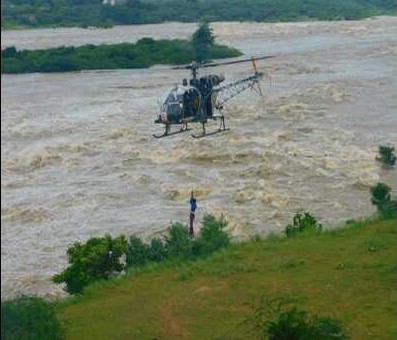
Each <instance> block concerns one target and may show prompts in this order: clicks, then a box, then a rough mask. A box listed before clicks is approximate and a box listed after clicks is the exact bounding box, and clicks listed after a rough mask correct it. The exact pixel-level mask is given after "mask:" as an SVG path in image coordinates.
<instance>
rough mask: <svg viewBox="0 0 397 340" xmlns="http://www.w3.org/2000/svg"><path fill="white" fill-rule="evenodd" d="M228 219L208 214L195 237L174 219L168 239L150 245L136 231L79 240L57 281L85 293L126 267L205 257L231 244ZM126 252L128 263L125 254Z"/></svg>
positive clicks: (74, 245) (67, 287)
mask: <svg viewBox="0 0 397 340" xmlns="http://www.w3.org/2000/svg"><path fill="white" fill-rule="evenodd" d="M226 225H227V222H226V221H225V220H224V219H223V217H221V218H220V219H216V218H215V217H213V216H212V215H206V216H205V217H204V220H203V227H202V228H201V230H200V233H199V235H198V237H197V239H193V240H191V239H190V238H189V236H188V228H187V226H185V225H183V224H181V223H174V224H173V225H172V226H171V227H170V230H169V235H167V236H166V237H165V238H164V240H163V239H161V238H154V239H152V240H151V243H150V245H149V244H145V243H144V242H143V241H142V240H141V239H140V238H139V237H137V236H135V235H132V236H130V238H129V240H128V241H127V239H126V238H125V236H119V237H116V238H112V237H111V236H110V235H105V237H94V238H91V239H89V240H88V241H87V242H86V243H80V242H76V243H75V244H73V245H72V246H70V247H69V248H68V250H67V254H68V260H69V267H67V268H66V269H65V270H64V271H62V273H60V274H58V275H55V276H54V278H53V281H54V282H55V283H62V282H65V283H66V289H67V291H68V292H69V293H72V294H74V293H81V292H82V291H83V289H84V288H85V287H86V286H87V285H89V284H92V283H94V282H96V281H99V280H108V279H109V278H111V277H112V276H115V275H117V274H119V273H120V272H121V271H122V270H124V269H134V268H139V267H142V266H145V265H146V264H149V263H156V262H164V261H166V260H181V259H190V260H191V259H196V258H199V257H205V256H208V255H209V254H211V253H213V252H214V251H217V250H219V249H221V248H223V247H226V246H228V244H229V236H228V235H227V233H226V232H225V231H224V228H225V227H226ZM124 254H125V255H126V263H125V265H124V263H123V261H121V258H122V256H123V255H124Z"/></svg>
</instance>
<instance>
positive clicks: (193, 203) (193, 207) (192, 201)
mask: <svg viewBox="0 0 397 340" xmlns="http://www.w3.org/2000/svg"><path fill="white" fill-rule="evenodd" d="M196 209H197V203H196V199H195V198H191V199H190V211H191V212H195V211H196Z"/></svg>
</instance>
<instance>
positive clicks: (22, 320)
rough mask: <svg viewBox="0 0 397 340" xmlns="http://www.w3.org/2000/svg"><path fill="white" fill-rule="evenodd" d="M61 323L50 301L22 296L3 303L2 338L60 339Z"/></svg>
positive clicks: (7, 339) (10, 339)
mask: <svg viewBox="0 0 397 340" xmlns="http://www.w3.org/2000/svg"><path fill="white" fill-rule="evenodd" d="M61 337H62V329H61V325H60V323H59V321H58V319H57V317H56V314H55V311H54V307H53V305H52V304H51V303H50V302H47V301H45V300H44V299H42V298H38V297H28V296H22V297H20V298H18V299H15V300H10V301H4V302H2V303H1V338H2V339H4V340H12V339H16V340H17V339H18V340H19V339H60V338H61Z"/></svg>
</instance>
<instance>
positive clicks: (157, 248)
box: [148, 238, 167, 262]
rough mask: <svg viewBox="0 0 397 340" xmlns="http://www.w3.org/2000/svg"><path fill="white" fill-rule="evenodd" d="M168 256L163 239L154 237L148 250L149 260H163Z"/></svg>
mask: <svg viewBox="0 0 397 340" xmlns="http://www.w3.org/2000/svg"><path fill="white" fill-rule="evenodd" d="M166 257H167V252H166V249H165V245H164V243H163V241H161V240H160V239H159V238H153V239H152V241H151V242H150V248H149V250H148V259H149V261H154V262H161V261H164V260H165V259H166Z"/></svg>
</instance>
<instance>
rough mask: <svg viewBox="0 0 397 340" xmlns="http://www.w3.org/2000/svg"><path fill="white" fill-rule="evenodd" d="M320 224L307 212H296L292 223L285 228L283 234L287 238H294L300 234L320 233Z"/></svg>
mask: <svg viewBox="0 0 397 340" xmlns="http://www.w3.org/2000/svg"><path fill="white" fill-rule="evenodd" d="M322 228H323V226H322V224H321V223H320V222H318V221H317V218H316V217H315V216H313V215H312V214H310V213H309V212H307V211H303V210H302V211H298V212H297V213H296V214H295V216H294V218H293V223H292V224H288V225H287V226H286V227H285V234H286V236H287V237H291V236H295V235H297V234H298V233H302V232H310V231H311V232H313V231H314V232H317V233H319V232H321V231H322Z"/></svg>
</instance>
